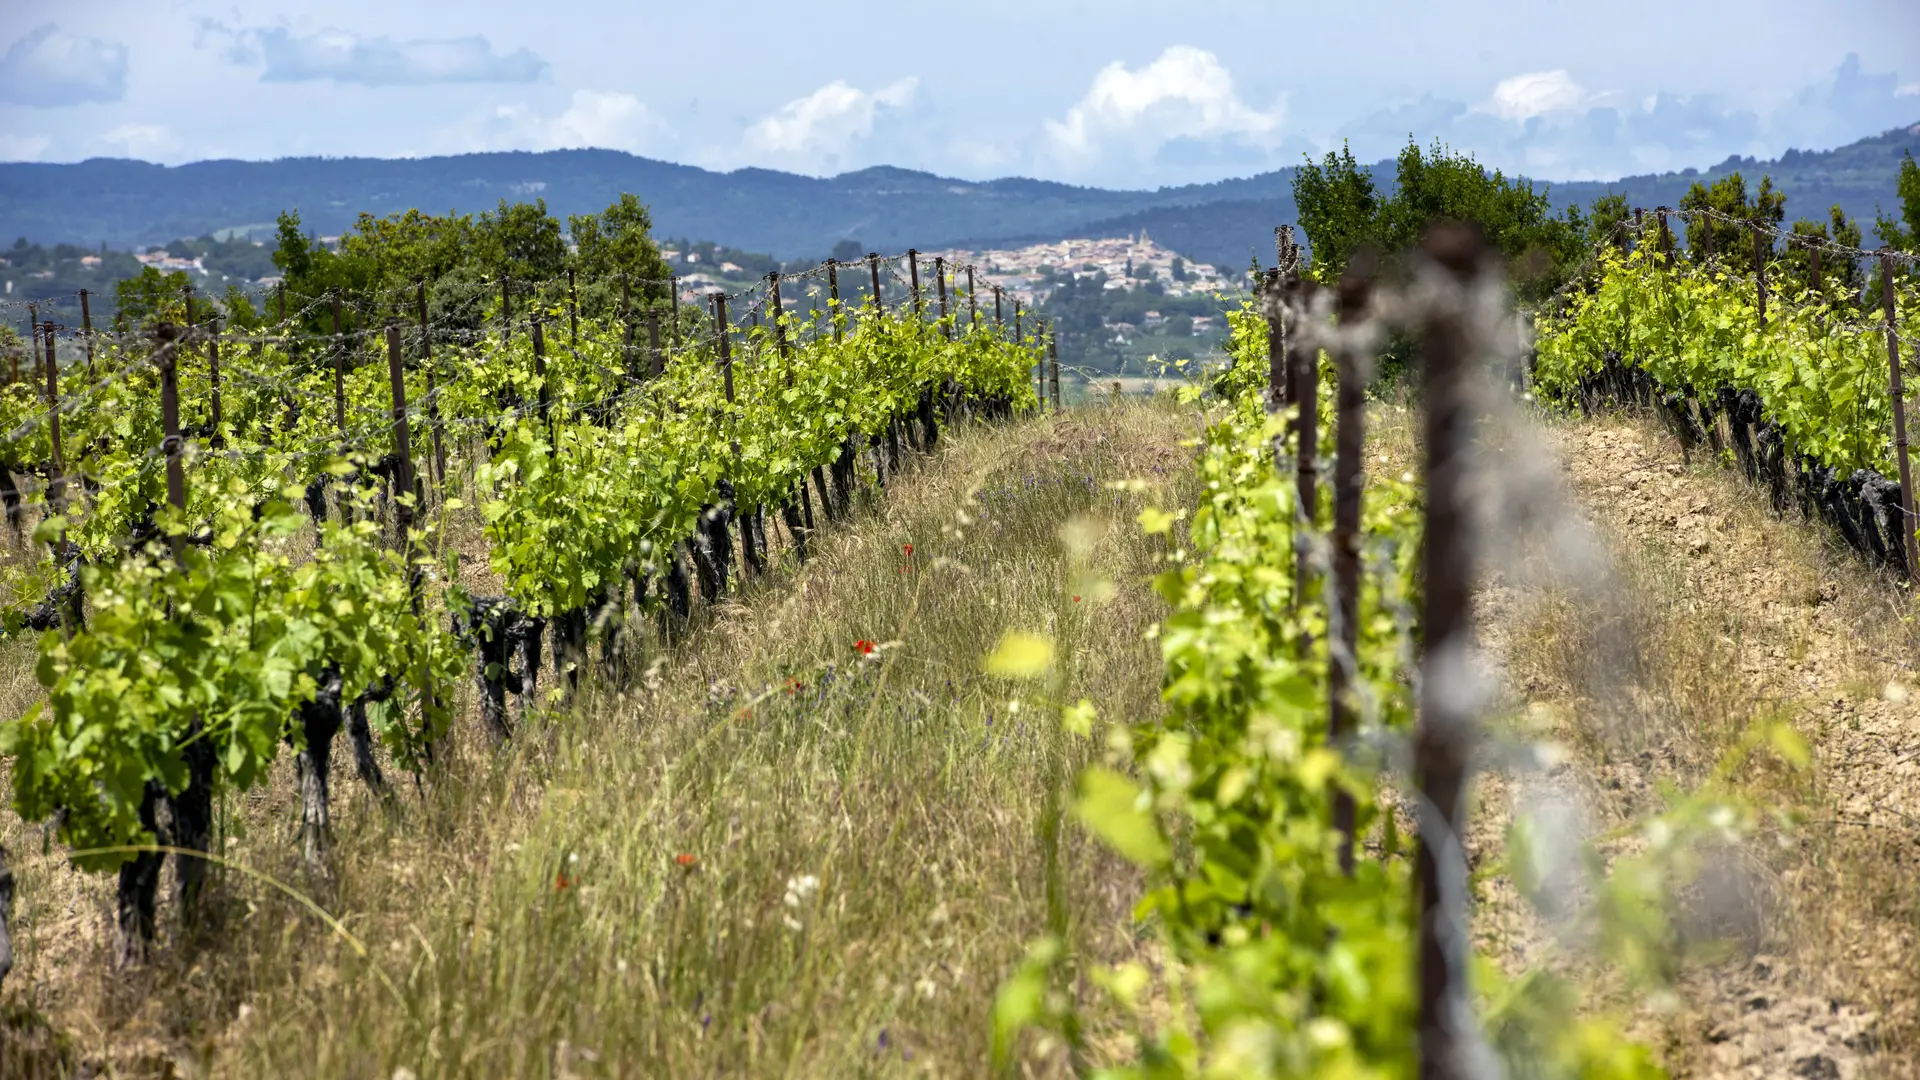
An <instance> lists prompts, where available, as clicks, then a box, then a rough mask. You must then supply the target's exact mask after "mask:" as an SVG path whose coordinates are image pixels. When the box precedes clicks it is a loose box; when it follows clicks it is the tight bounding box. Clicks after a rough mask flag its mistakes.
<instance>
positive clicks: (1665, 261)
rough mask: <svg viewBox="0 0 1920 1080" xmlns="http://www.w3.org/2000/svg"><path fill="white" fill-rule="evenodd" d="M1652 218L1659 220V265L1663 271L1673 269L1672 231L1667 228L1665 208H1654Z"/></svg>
mask: <svg viewBox="0 0 1920 1080" xmlns="http://www.w3.org/2000/svg"><path fill="white" fill-rule="evenodd" d="M1653 213H1654V216H1655V217H1658V218H1659V219H1660V265H1661V267H1662V268H1663V269H1667V270H1671V269H1673V230H1672V229H1669V228H1668V227H1667V208H1666V207H1664V206H1659V207H1655V208H1654V211H1653Z"/></svg>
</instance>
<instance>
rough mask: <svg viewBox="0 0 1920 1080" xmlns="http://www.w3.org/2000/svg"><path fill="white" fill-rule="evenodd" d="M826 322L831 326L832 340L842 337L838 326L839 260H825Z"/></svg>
mask: <svg viewBox="0 0 1920 1080" xmlns="http://www.w3.org/2000/svg"><path fill="white" fill-rule="evenodd" d="M827 321H828V322H830V323H832V324H833V340H835V341H839V340H841V339H842V337H843V336H844V334H843V332H842V329H841V325H840V260H838V259H831V258H830V259H828V260H827Z"/></svg>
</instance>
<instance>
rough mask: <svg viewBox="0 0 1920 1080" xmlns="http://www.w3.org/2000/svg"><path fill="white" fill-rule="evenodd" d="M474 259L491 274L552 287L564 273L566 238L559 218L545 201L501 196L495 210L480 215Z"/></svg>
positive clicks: (565, 265)
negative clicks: (555, 280)
mask: <svg viewBox="0 0 1920 1080" xmlns="http://www.w3.org/2000/svg"><path fill="white" fill-rule="evenodd" d="M474 258H475V260H476V261H477V262H478V263H479V264H480V266H482V267H484V268H486V270H487V271H488V272H489V273H491V274H493V275H494V276H499V275H501V274H504V275H506V276H507V277H509V278H511V279H512V280H513V281H514V282H516V283H519V284H521V285H535V284H541V285H545V286H547V287H549V288H551V287H552V285H553V283H554V279H556V278H559V277H560V276H561V275H563V274H565V273H566V272H567V241H566V238H565V237H564V236H562V235H561V232H560V221H559V219H558V218H555V217H554V216H553V215H552V214H549V213H547V200H545V199H540V200H538V201H535V202H531V203H509V202H507V200H505V199H501V200H500V208H499V209H498V210H496V211H494V212H492V213H487V214H482V215H480V222H479V226H478V228H477V231H476V235H475V237H474Z"/></svg>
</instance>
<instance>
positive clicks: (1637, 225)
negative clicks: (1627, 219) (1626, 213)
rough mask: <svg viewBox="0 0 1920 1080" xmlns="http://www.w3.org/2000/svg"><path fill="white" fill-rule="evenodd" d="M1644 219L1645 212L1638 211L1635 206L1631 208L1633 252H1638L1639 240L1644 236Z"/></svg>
mask: <svg viewBox="0 0 1920 1080" xmlns="http://www.w3.org/2000/svg"><path fill="white" fill-rule="evenodd" d="M1645 219H1646V211H1645V210H1642V209H1640V208H1639V207H1637V206H1636V207H1634V208H1633V250H1635V251H1639V250H1640V238H1641V237H1643V236H1645V235H1646V232H1645V224H1646V220H1645Z"/></svg>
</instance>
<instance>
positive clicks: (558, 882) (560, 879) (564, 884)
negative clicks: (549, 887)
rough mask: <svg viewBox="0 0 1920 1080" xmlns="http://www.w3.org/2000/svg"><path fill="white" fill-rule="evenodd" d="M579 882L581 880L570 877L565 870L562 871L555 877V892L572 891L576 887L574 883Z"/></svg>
mask: <svg viewBox="0 0 1920 1080" xmlns="http://www.w3.org/2000/svg"><path fill="white" fill-rule="evenodd" d="M579 880H580V879H579V878H570V877H568V876H567V872H566V871H565V870H562V871H560V873H559V874H557V875H555V876H554V879H553V890H554V891H555V892H559V891H560V890H561V889H570V888H572V887H573V886H574V883H575V882H577V881H579Z"/></svg>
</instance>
